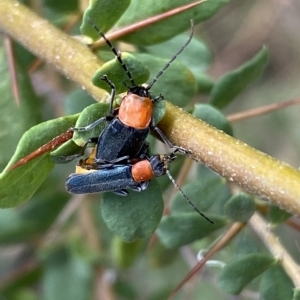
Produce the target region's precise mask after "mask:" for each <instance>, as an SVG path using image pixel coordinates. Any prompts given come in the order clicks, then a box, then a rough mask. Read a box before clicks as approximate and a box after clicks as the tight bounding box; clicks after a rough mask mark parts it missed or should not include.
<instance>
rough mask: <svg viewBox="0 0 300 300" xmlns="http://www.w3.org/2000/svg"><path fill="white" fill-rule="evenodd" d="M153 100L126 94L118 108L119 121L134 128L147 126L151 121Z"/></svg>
mask: <svg viewBox="0 0 300 300" xmlns="http://www.w3.org/2000/svg"><path fill="white" fill-rule="evenodd" d="M152 111H153V102H152V101H151V99H150V98H146V97H141V96H138V95H135V94H128V95H126V96H125V97H124V98H123V100H122V103H121V106H120V108H119V114H118V116H119V119H120V121H121V122H122V123H123V124H125V125H127V126H129V127H133V128H136V129H144V128H147V127H148V126H149V124H150V122H151V118H152Z"/></svg>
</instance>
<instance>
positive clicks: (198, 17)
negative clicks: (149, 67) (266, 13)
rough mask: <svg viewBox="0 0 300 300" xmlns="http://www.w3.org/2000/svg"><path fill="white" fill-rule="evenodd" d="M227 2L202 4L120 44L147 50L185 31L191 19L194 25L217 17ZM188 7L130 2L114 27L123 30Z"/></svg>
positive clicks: (180, 0)
mask: <svg viewBox="0 0 300 300" xmlns="http://www.w3.org/2000/svg"><path fill="white" fill-rule="evenodd" d="M227 2H229V0H210V1H206V2H205V3H201V4H200V5H198V6H196V7H194V8H191V9H189V10H187V11H185V12H182V13H180V14H177V15H175V16H172V17H170V18H167V19H166V20H164V21H160V22H158V23H156V24H153V25H150V26H147V27H146V28H143V29H141V30H139V31H137V32H134V33H132V34H130V35H127V36H126V37H124V38H123V40H125V41H126V42H129V43H132V44H135V45H140V46H149V45H153V44H157V43H161V42H164V41H166V40H168V39H170V38H172V37H174V36H175V35H177V34H178V33H180V32H182V31H184V30H187V29H189V28H190V20H191V19H193V20H194V22H195V24H197V23H199V22H202V21H204V20H207V19H209V18H210V17H211V16H213V15H214V14H215V13H217V12H218V11H219V9H221V8H222V7H223V6H224V5H225V4H226V3H227ZM188 3H191V1H190V0H165V1H156V2H155V4H154V2H153V1H140V0H132V1H131V4H130V6H129V8H128V10H127V11H126V13H125V14H123V16H122V17H121V19H120V20H119V22H118V23H117V24H116V26H117V27H123V26H126V25H130V24H133V23H134V22H137V21H141V20H144V19H146V18H148V17H151V16H156V15H158V14H161V13H164V12H166V11H169V10H171V9H174V8H177V7H180V6H182V5H184V4H188ZM137 12H138V13H137Z"/></svg>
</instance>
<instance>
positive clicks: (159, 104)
mask: <svg viewBox="0 0 300 300" xmlns="http://www.w3.org/2000/svg"><path fill="white" fill-rule="evenodd" d="M165 113H166V101H164V100H160V101H155V103H154V108H153V119H154V124H157V123H159V121H160V120H161V119H162V118H163V117H164V115H165Z"/></svg>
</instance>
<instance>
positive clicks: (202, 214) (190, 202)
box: [166, 170, 214, 224]
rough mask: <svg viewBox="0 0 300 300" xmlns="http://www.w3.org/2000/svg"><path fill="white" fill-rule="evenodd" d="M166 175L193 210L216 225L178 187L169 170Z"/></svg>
mask: <svg viewBox="0 0 300 300" xmlns="http://www.w3.org/2000/svg"><path fill="white" fill-rule="evenodd" d="M166 174H167V175H168V177H169V178H170V180H171V181H172V183H173V184H174V186H175V187H176V188H177V189H178V191H179V193H180V194H181V195H182V197H183V198H184V199H185V200H186V201H187V203H188V204H189V205H191V206H192V207H193V209H194V210H195V211H196V212H197V213H198V214H199V215H200V216H202V217H203V218H204V219H206V220H207V221H208V222H210V223H212V224H214V222H213V221H212V220H211V219H209V218H208V217H207V216H206V215H205V214H204V213H202V212H201V211H200V210H199V209H198V208H197V207H196V205H195V204H194V203H193V202H192V201H191V200H190V199H189V198H188V196H187V195H186V194H185V193H184V192H183V190H182V189H181V188H180V187H179V186H178V184H177V183H176V181H175V180H174V178H173V177H172V175H171V174H170V172H169V170H166Z"/></svg>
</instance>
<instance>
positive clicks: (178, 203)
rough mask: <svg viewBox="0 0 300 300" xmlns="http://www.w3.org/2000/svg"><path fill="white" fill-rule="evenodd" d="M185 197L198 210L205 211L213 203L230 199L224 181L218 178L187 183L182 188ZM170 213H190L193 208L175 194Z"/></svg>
mask: <svg viewBox="0 0 300 300" xmlns="http://www.w3.org/2000/svg"><path fill="white" fill-rule="evenodd" d="M182 190H183V192H184V193H185V194H186V195H187V197H188V198H189V199H190V200H191V201H192V202H193V203H194V204H195V205H196V206H197V208H199V210H200V211H205V210H207V209H208V208H209V207H210V206H211V205H212V204H213V203H214V202H223V201H227V200H228V199H229V198H230V190H229V188H228V186H227V184H226V181H225V180H224V179H223V178H222V177H219V176H215V177H213V178H208V179H206V178H204V177H203V178H201V180H195V181H192V182H189V183H188V184H186V185H185V186H184V187H183V188H182ZM171 211H172V213H177V212H178V213H181V212H192V211H193V208H192V207H191V206H190V205H189V204H188V203H187V202H186V201H185V200H184V199H183V197H182V195H181V194H180V193H177V194H176V196H175V197H174V200H173V201H172V204H171Z"/></svg>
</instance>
